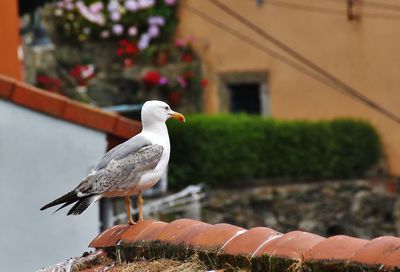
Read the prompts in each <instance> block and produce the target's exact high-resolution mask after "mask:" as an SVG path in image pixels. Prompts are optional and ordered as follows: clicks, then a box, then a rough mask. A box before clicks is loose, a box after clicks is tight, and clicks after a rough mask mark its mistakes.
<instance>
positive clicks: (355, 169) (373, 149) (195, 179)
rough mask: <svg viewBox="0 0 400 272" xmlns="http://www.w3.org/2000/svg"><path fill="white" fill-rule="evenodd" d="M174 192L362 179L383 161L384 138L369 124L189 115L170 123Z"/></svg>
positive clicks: (171, 168) (347, 120)
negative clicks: (260, 181)
mask: <svg viewBox="0 0 400 272" xmlns="http://www.w3.org/2000/svg"><path fill="white" fill-rule="evenodd" d="M168 126H169V132H170V137H171V145H172V153H171V161H170V167H169V171H170V172H169V180H170V184H171V186H172V187H173V188H179V187H183V186H185V185H187V184H193V183H202V182H204V183H206V184H209V185H212V186H215V185H216V186H222V185H229V184H233V183H239V182H240V183H242V182H243V181H246V180H252V179H257V178H267V177H268V178H272V177H277V178H293V179H295V178H312V179H323V178H347V177H352V176H360V175H362V174H363V173H365V171H366V170H368V169H369V168H370V167H371V166H372V165H374V164H375V163H377V162H378V160H379V159H380V157H381V146H380V141H379V137H378V135H377V133H376V131H375V130H374V128H373V127H372V126H371V125H369V124H368V123H366V122H364V121H359V120H351V119H338V120H333V121H318V122H311V121H277V120H272V119H265V118H262V117H256V116H248V115H243V114H241V115H217V116H205V115H196V116H189V117H188V118H187V122H186V124H181V123H177V122H168Z"/></svg>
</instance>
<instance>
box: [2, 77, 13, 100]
mask: <svg viewBox="0 0 400 272" xmlns="http://www.w3.org/2000/svg"><path fill="white" fill-rule="evenodd" d="M14 89H15V80H14V79H12V78H10V77H7V76H3V75H0V98H5V99H10V98H11V96H12V93H13V92H14Z"/></svg>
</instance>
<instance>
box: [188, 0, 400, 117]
mask: <svg viewBox="0 0 400 272" xmlns="http://www.w3.org/2000/svg"><path fill="white" fill-rule="evenodd" d="M209 2H210V3H212V4H214V5H216V6H217V7H219V8H221V9H222V10H223V11H224V12H226V13H228V14H229V15H231V16H233V17H234V18H235V19H237V20H238V21H240V22H241V23H243V24H245V25H247V26H248V27H251V29H252V30H253V31H255V32H256V33H258V34H259V35H261V36H262V37H264V38H266V39H267V40H269V41H270V42H272V43H273V44H275V45H277V46H278V47H279V48H281V49H283V50H284V51H285V52H286V53H289V54H290V55H291V56H292V57H295V58H296V59H297V60H299V61H301V62H302V63H304V64H306V66H308V67H309V68H311V69H312V70H314V71H310V70H309V69H306V68H305V67H303V66H302V65H300V64H298V63H296V62H294V61H291V60H289V59H287V58H286V57H284V56H282V55H280V54H278V53H276V52H275V51H272V50H271V49H269V48H267V47H265V46H263V45H261V44H260V43H258V42H256V41H255V40H253V39H251V38H249V37H248V36H246V35H244V34H242V33H240V32H239V31H237V30H235V29H233V28H231V27H229V26H228V25H227V24H224V23H222V22H220V21H218V20H216V19H214V18H212V17H211V16H208V15H207V14H205V13H203V12H201V11H200V10H198V9H196V8H193V7H191V6H188V5H187V4H186V5H184V8H186V9H188V10H189V11H190V12H192V13H194V14H196V15H197V16H199V17H202V18H203V19H204V20H205V21H207V22H209V23H211V24H213V25H215V26H217V27H219V28H221V29H223V30H224V31H226V32H228V33H230V34H232V35H234V36H236V37H238V38H240V39H242V40H244V41H246V42H247V43H249V44H250V45H252V46H253V47H256V48H257V49H259V50H261V51H263V52H265V53H267V54H269V55H271V56H273V57H276V58H278V59H279V60H281V61H284V62H285V63H287V64H289V65H291V66H292V67H294V68H296V69H297V70H299V71H301V72H303V73H306V74H307V75H309V76H311V77H313V78H314V79H317V80H318V81H320V82H322V83H324V84H326V85H329V86H330V87H332V88H334V89H335V90H338V91H340V92H341V93H344V94H346V95H348V96H350V97H352V98H354V99H357V100H358V101H361V102H362V103H364V104H366V105H367V106H369V107H371V108H373V109H374V110H376V111H378V112H380V113H382V114H383V115H385V116H387V117H389V118H390V119H392V120H393V121H395V122H397V123H400V117H398V116H397V115H395V114H394V113H392V112H391V111H389V110H387V109H385V108H383V107H381V106H380V105H379V104H377V103H376V102H374V101H372V100H371V99H369V98H368V97H366V96H364V95H363V94H361V93H359V92H358V91H356V90H355V89H353V88H352V87H350V86H348V85H347V84H345V83H343V82H342V81H340V80H339V79H337V78H336V77H334V76H333V75H331V74H329V73H328V72H326V71H325V70H323V69H321V68H320V67H318V66H317V65H315V64H313V63H312V62H311V61H309V60H307V59H306V58H305V57H303V56H301V55H300V54H299V53H297V52H295V51H294V50H292V49H291V48H289V47H288V46H287V45H285V44H283V43H282V42H280V41H278V40H277V39H275V38H274V37H272V36H271V35H270V34H268V33H266V32H264V31H263V30H262V29H259V28H258V27H256V26H255V25H253V24H252V23H250V22H248V21H247V20H246V19H244V18H243V17H241V16H237V14H236V12H234V11H232V10H231V9H230V8H229V7H227V6H225V5H223V4H221V3H220V2H219V1H218V0H209ZM321 75H322V76H321Z"/></svg>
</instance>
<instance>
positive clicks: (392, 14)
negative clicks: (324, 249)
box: [0, 0, 400, 271]
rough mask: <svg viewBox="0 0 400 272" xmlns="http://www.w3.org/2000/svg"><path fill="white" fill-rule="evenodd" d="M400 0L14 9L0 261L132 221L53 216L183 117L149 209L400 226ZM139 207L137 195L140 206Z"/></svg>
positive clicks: (228, 219) (28, 5)
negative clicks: (164, 119)
mask: <svg viewBox="0 0 400 272" xmlns="http://www.w3.org/2000/svg"><path fill="white" fill-rule="evenodd" d="M399 48H400V3H399V2H398V1H397V0H202V1H195V0H180V1H179V0H81V1H77V0H19V1H18V0H8V1H1V2H0V186H1V187H0V188H1V190H0V216H1V222H2V224H1V234H0V244H1V245H2V247H1V249H0V260H1V262H2V265H3V267H5V268H6V270H7V271H31V270H35V269H40V268H41V267H45V266H48V265H50V264H54V263H57V262H60V261H62V260H65V259H67V258H69V257H72V256H76V255H77V254H79V253H80V252H84V251H86V250H88V248H87V245H88V243H89V241H90V240H91V239H92V238H94V237H95V236H96V235H97V234H98V233H99V232H100V231H101V230H104V229H106V228H108V227H110V226H112V225H115V224H124V223H125V222H126V220H127V219H126V215H125V213H124V204H123V201H122V200H121V199H103V200H101V201H100V202H99V203H96V204H95V205H93V206H92V207H91V208H90V209H88V210H87V211H86V212H85V213H84V214H83V215H81V216H78V217H67V216H65V214H64V213H63V212H62V211H61V212H58V213H57V214H54V215H51V213H49V212H40V211H39V208H40V207H41V206H43V205H44V204H45V203H48V202H49V201H50V200H52V199H55V198H56V197H58V196H60V195H61V194H64V193H65V192H66V191H69V190H71V189H72V188H73V187H75V186H76V185H77V184H78V183H79V181H80V180H81V179H82V178H83V177H84V176H85V175H86V174H88V173H89V171H90V169H91V168H92V167H94V166H95V165H96V163H97V162H98V161H99V160H100V159H101V158H102V156H103V155H104V154H105V153H106V152H107V151H108V150H110V149H111V148H112V147H114V146H116V145H117V144H119V143H122V142H123V141H125V140H126V139H128V138H129V137H131V136H133V135H135V134H136V133H138V132H139V131H140V109H141V106H142V104H143V103H144V102H145V101H146V100H150V99H159V100H163V101H166V102H168V103H169V104H170V105H171V106H172V107H173V108H174V109H175V110H177V111H180V112H182V113H183V114H185V115H186V116H187V123H186V124H184V125H182V124H178V123H176V122H174V121H168V126H169V131H170V137H171V145H172V153H171V161H170V166H169V170H168V173H166V174H165V177H164V178H163V179H162V181H161V182H159V183H158V185H157V186H156V187H155V188H153V189H151V190H149V191H147V192H146V194H145V202H144V213H145V217H146V218H154V219H160V220H165V221H171V220H174V219H177V218H193V219H198V220H203V221H206V222H209V223H221V222H224V223H230V224H235V225H238V226H241V227H245V228H251V227H255V226H267V227H271V228H274V229H276V230H278V231H281V232H288V231H291V230H297V229H300V230H304V231H309V232H313V233H316V234H319V235H323V236H328V237H329V236H332V235H337V234H346V235H351V236H356V237H361V238H368V239H370V238H373V237H376V236H382V235H395V236H398V235H400V197H399V183H398V182H399V180H398V177H399V176H400V141H399V139H400V110H399V109H400V95H399V89H400V76H399V73H400V53H399V52H398V49H399ZM133 200H134V198H133Z"/></svg>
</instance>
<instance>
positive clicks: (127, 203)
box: [125, 196, 135, 225]
mask: <svg viewBox="0 0 400 272" xmlns="http://www.w3.org/2000/svg"><path fill="white" fill-rule="evenodd" d="M125 209H126V215H127V216H128V224H129V225H134V224H135V222H134V221H133V220H132V215H131V198H130V197H129V196H126V197H125Z"/></svg>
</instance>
